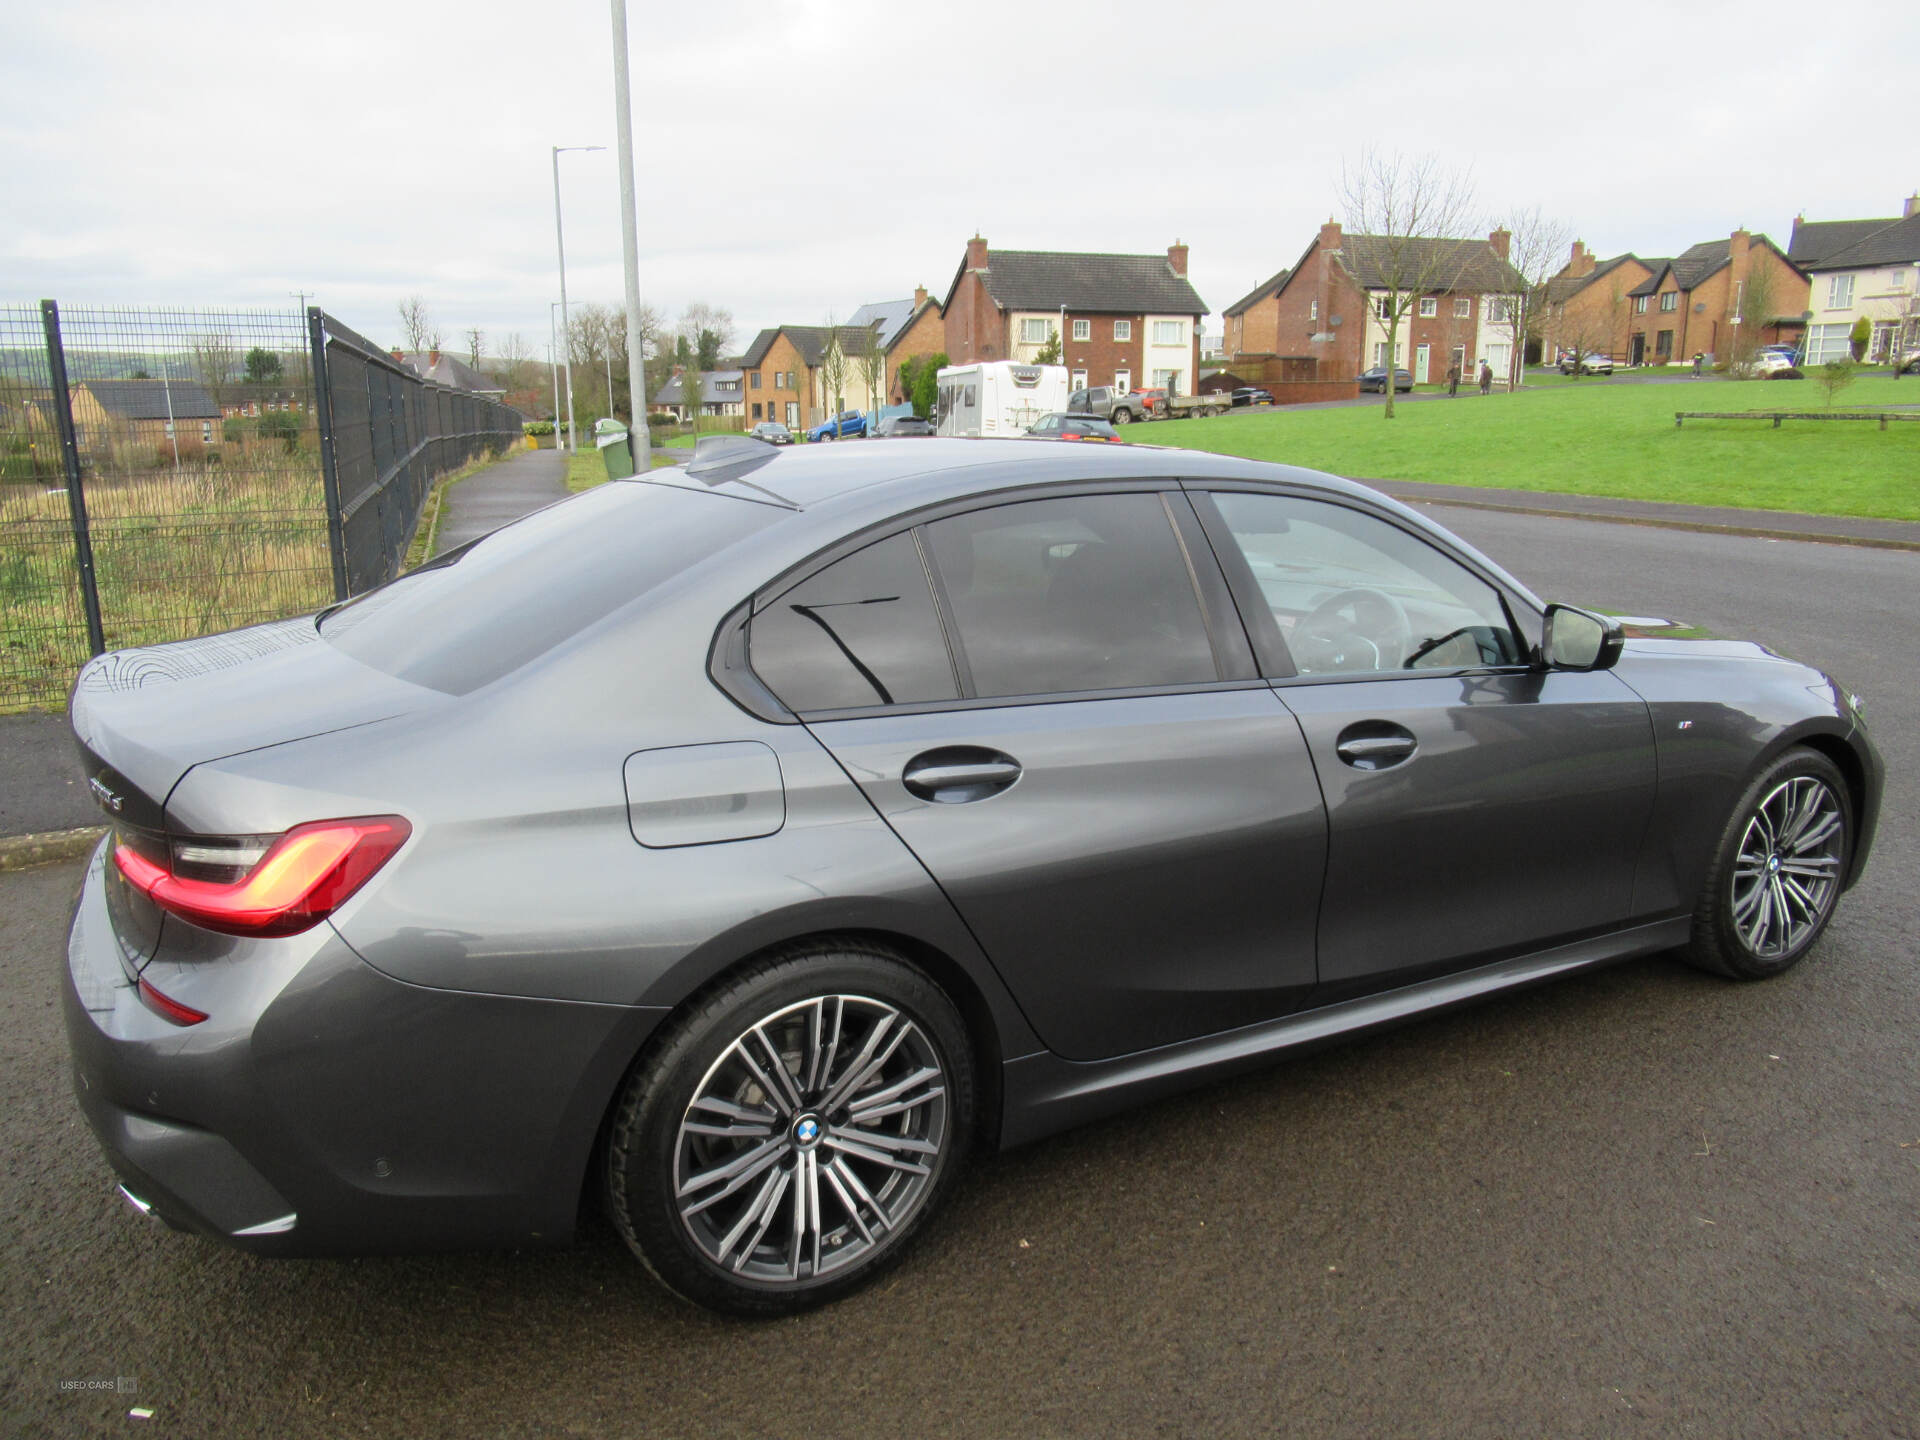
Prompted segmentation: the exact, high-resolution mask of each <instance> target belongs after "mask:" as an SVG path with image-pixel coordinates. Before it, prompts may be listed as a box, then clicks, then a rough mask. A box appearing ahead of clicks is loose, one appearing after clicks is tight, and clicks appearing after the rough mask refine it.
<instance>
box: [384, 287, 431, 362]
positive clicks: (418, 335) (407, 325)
mask: <svg viewBox="0 0 1920 1440" xmlns="http://www.w3.org/2000/svg"><path fill="white" fill-rule="evenodd" d="M394 308H395V309H397V310H398V311H399V312H400V334H401V337H402V339H403V341H404V344H405V348H406V349H407V350H409V351H412V352H415V353H418V352H420V351H422V350H438V349H439V348H440V327H439V326H438V325H436V324H435V323H434V320H433V315H432V314H431V312H429V311H428V309H427V301H426V297H425V296H423V295H419V294H414V295H409V296H407V298H406V299H404V300H402V301H401V302H400V303H399V304H398V305H397V306H395V307H394Z"/></svg>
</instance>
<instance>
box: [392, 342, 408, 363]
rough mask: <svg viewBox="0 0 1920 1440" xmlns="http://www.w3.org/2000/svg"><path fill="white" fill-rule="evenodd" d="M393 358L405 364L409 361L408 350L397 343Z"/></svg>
mask: <svg viewBox="0 0 1920 1440" xmlns="http://www.w3.org/2000/svg"><path fill="white" fill-rule="evenodd" d="M393 358H394V360H395V362H396V363H398V364H401V365H404V364H406V363H407V352H406V351H404V350H402V349H401V348H400V347H399V346H398V345H396V346H394V347H393Z"/></svg>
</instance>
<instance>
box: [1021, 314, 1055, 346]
mask: <svg viewBox="0 0 1920 1440" xmlns="http://www.w3.org/2000/svg"><path fill="white" fill-rule="evenodd" d="M1052 333H1053V327H1052V326H1051V325H1049V324H1048V323H1047V322H1046V321H1045V320H1022V321H1021V322H1020V343H1021V344H1022V345H1044V344H1046V343H1047V337H1048V336H1049V335H1050V334H1052Z"/></svg>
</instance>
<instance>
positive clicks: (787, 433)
mask: <svg viewBox="0 0 1920 1440" xmlns="http://www.w3.org/2000/svg"><path fill="white" fill-rule="evenodd" d="M747 434H748V435H750V436H752V437H753V438H754V439H755V440H764V441H766V442H767V443H768V444H769V445H791V444H792V443H793V432H792V431H791V430H789V429H787V427H786V426H784V425H782V424H781V423H780V422H779V421H778V420H762V421H761V422H760V423H759V424H758V425H756V426H754V427H753V428H752V429H751V430H749V431H747Z"/></svg>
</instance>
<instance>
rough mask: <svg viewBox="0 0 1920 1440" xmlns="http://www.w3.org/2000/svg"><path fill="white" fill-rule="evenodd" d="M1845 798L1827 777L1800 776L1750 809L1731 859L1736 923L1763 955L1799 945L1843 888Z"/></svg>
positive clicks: (1785, 951)
mask: <svg viewBox="0 0 1920 1440" xmlns="http://www.w3.org/2000/svg"><path fill="white" fill-rule="evenodd" d="M1845 833H1846V821H1845V817H1844V816H1843V815H1842V814H1841V812H1840V801H1839V800H1838V798H1836V797H1835V795H1834V793H1833V791H1831V790H1829V789H1828V788H1827V786H1826V783H1825V782H1824V781H1822V780H1819V779H1816V778H1815V777H1814V776H1812V775H1796V776H1795V777H1794V778H1792V779H1791V780H1784V781H1782V782H1781V783H1780V784H1778V785H1776V786H1774V788H1773V789H1772V791H1770V792H1769V793H1768V795H1767V797H1766V798H1765V799H1764V800H1762V801H1761V802H1760V805H1759V807H1758V808H1757V809H1756V810H1755V811H1754V812H1753V818H1752V819H1751V820H1749V821H1748V822H1747V828H1746V832H1745V833H1744V834H1743V835H1742V836H1741V837H1740V849H1739V851H1738V853H1737V854H1736V856H1735V858H1734V863H1733V893H1732V896H1731V900H1732V904H1733V923H1734V924H1735V925H1736V926H1737V927H1738V928H1739V931H1740V938H1741V939H1742V940H1744V941H1745V942H1746V946H1747V949H1749V950H1751V951H1752V952H1753V953H1754V954H1755V955H1756V956H1758V957H1759V958H1760V959H1762V960H1778V959H1780V958H1781V957H1783V956H1785V955H1789V954H1791V953H1792V952H1794V951H1795V950H1798V949H1800V948H1801V947H1802V946H1804V945H1805V944H1806V942H1807V941H1808V940H1809V939H1810V938H1812V936H1813V934H1814V932H1815V931H1817V930H1818V929H1819V928H1820V925H1821V923H1822V922H1823V921H1825V919H1826V918H1827V912H1828V911H1829V910H1830V909H1832V908H1833V897H1834V896H1835V895H1836V894H1838V893H1839V890H1840V862H1841V860H1842V859H1844V858H1845V857H1844V856H1843V855H1842V853H1841V841H1842V840H1843V839H1844V837H1845Z"/></svg>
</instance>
